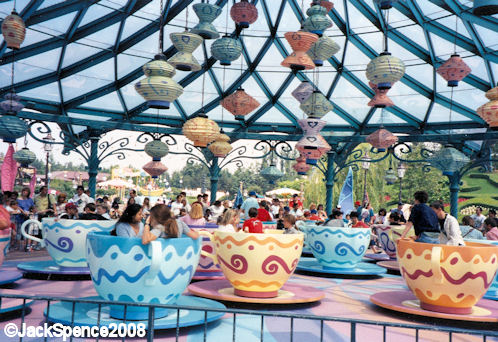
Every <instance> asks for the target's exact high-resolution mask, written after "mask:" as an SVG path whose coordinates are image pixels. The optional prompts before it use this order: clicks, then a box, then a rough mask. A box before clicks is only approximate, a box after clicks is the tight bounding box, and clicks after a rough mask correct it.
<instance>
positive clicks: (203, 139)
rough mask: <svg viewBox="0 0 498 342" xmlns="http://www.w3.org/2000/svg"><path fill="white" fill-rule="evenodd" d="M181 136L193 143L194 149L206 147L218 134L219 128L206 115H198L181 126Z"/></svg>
mask: <svg viewBox="0 0 498 342" xmlns="http://www.w3.org/2000/svg"><path fill="white" fill-rule="evenodd" d="M183 134H184V135H185V136H186V137H187V138H188V139H190V140H192V142H193V143H194V146H195V147H206V146H207V145H208V144H209V143H210V142H213V141H214V140H215V139H216V138H217V137H218V135H219V134H220V127H218V124H217V123H216V122H214V121H213V120H210V119H208V117H207V116H206V115H199V116H197V117H195V118H193V119H190V120H188V121H187V122H185V124H184V125H183Z"/></svg>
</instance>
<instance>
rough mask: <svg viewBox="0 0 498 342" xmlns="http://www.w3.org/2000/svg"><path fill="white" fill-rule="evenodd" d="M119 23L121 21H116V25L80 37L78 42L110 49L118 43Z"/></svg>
mask: <svg viewBox="0 0 498 342" xmlns="http://www.w3.org/2000/svg"><path fill="white" fill-rule="evenodd" d="M119 25H120V23H115V24H114V25H111V26H108V27H106V28H105V29H102V30H100V31H97V32H95V33H93V34H91V35H89V36H87V37H85V38H82V39H80V40H79V41H78V42H80V43H83V44H88V45H90V46H94V47H99V48H102V49H109V48H111V47H112V46H114V44H115V43H116V36H117V33H118V29H119Z"/></svg>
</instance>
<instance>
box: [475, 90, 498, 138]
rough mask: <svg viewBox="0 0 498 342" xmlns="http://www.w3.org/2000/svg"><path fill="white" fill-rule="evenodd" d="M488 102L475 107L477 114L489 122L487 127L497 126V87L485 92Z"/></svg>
mask: <svg viewBox="0 0 498 342" xmlns="http://www.w3.org/2000/svg"><path fill="white" fill-rule="evenodd" d="M486 97H487V98H488V99H489V102H488V103H485V104H483V105H482V106H481V107H479V108H477V114H479V116H480V117H481V118H482V119H483V120H484V121H486V122H487V123H488V124H489V127H491V128H494V127H498V87H494V88H493V89H490V90H488V91H487V92H486Z"/></svg>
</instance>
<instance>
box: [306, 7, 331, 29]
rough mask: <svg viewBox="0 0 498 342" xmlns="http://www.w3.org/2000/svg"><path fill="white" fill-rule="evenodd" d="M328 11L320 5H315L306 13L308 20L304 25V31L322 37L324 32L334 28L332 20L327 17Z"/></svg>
mask: <svg viewBox="0 0 498 342" xmlns="http://www.w3.org/2000/svg"><path fill="white" fill-rule="evenodd" d="M327 13H328V11H327V9H326V8H325V7H322V6H320V5H313V6H311V7H310V8H308V10H307V11H306V14H307V15H308V18H306V20H305V21H304V23H303V29H304V30H305V31H307V32H311V33H314V34H317V35H318V36H320V37H321V36H322V34H323V32H324V31H325V30H326V29H328V28H329V27H332V20H330V19H329V18H328V17H327Z"/></svg>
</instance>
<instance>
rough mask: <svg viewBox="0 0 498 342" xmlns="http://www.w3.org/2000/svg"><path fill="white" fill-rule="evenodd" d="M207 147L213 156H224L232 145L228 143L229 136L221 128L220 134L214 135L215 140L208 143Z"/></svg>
mask: <svg viewBox="0 0 498 342" xmlns="http://www.w3.org/2000/svg"><path fill="white" fill-rule="evenodd" d="M208 148H209V150H210V151H211V152H212V153H213V155H214V156H215V157H218V158H225V157H226V156H227V154H228V153H230V151H231V150H232V145H230V137H229V136H228V135H226V134H225V133H224V132H223V130H221V131H220V134H218V136H217V137H216V140H215V141H213V142H212V143H211V144H209V147H208Z"/></svg>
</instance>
